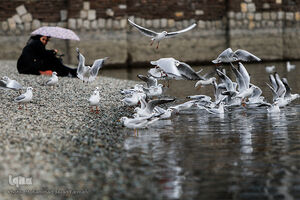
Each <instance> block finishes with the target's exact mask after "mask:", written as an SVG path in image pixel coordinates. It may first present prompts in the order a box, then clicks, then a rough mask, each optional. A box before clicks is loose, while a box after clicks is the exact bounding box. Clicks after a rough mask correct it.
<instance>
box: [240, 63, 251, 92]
mask: <svg viewBox="0 0 300 200" xmlns="http://www.w3.org/2000/svg"><path fill="white" fill-rule="evenodd" d="M238 70H239V72H240V73H241V75H242V76H243V79H244V81H245V85H246V87H247V88H249V85H250V75H249V73H248V71H247V70H246V68H245V67H244V65H243V64H242V63H241V62H239V64H238Z"/></svg>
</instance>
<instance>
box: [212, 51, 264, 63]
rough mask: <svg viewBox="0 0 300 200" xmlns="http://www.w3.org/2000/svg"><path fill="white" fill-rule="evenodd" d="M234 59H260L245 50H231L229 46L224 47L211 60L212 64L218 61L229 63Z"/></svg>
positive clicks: (234, 60)
mask: <svg viewBox="0 0 300 200" xmlns="http://www.w3.org/2000/svg"><path fill="white" fill-rule="evenodd" d="M236 61H246V62H249V61H261V59H260V58H258V57H257V56H255V55H253V54H252V53H250V52H248V51H246V50H243V49H238V50H236V51H235V52H233V51H232V49H231V48H228V49H225V50H224V51H223V52H222V53H221V54H220V55H219V56H218V57H217V58H216V59H215V60H213V61H212V62H213V63H214V64H220V63H231V62H236Z"/></svg>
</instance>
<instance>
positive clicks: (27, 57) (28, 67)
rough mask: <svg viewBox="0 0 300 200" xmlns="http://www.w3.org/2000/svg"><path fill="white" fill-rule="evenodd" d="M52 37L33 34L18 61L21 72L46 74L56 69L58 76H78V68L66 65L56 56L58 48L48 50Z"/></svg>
mask: <svg viewBox="0 0 300 200" xmlns="http://www.w3.org/2000/svg"><path fill="white" fill-rule="evenodd" d="M49 39H50V37H47V36H42V35H34V36H31V37H30V39H29V40H28V42H27V44H26V46H25V47H24V48H23V51H22V54H21V56H20V57H19V59H18V62H17V69H18V72H19V73H20V74H35V75H40V74H44V73H43V72H44V71H49V70H51V71H55V72H56V73H57V75H58V76H71V77H76V73H77V72H76V71H77V69H72V68H69V67H67V66H65V65H64V64H63V63H62V61H61V59H59V58H57V57H56V53H57V50H56V49H54V50H47V49H46V45H47V43H48V41H49Z"/></svg>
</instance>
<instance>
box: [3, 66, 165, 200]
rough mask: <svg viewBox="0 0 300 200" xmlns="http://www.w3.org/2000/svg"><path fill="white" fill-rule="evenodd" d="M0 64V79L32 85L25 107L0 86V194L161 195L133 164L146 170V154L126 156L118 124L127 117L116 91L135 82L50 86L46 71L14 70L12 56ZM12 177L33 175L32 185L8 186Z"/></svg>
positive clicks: (73, 81)
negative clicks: (97, 98) (94, 100)
mask: <svg viewBox="0 0 300 200" xmlns="http://www.w3.org/2000/svg"><path fill="white" fill-rule="evenodd" d="M0 69H1V71H0V77H2V76H5V75H6V76H8V77H10V78H11V79H15V80H17V81H19V82H20V83H21V84H22V85H23V86H26V87H27V86H31V87H33V89H34V91H33V100H32V102H31V103H29V104H28V106H27V110H25V109H22V110H19V109H18V105H17V103H15V102H14V101H13V99H14V98H15V97H16V96H18V95H19V94H18V93H17V92H14V91H8V90H0V94H1V104H0V107H1V112H0V113H1V118H0V122H1V129H0V154H1V155H0V188H1V189H0V199H105V200H108V199H160V198H161V196H160V195H159V194H160V191H159V190H160V189H159V186H158V185H157V184H156V183H155V182H156V179H155V174H154V172H151V171H147V172H145V171H143V170H141V169H139V168H136V167H135V164H136V163H137V162H138V163H139V165H141V164H142V165H144V166H146V167H147V168H148V169H149V168H151V165H152V164H151V158H149V157H148V156H147V155H145V156H144V157H137V158H135V159H134V160H132V159H128V158H127V156H126V151H125V150H124V145H123V142H124V139H125V137H126V135H127V134H126V133H127V132H128V131H124V128H122V127H121V125H120V123H119V122H118V121H117V120H118V119H119V118H120V117H122V116H130V110H129V109H128V108H127V107H124V106H123V105H122V104H121V101H120V99H121V98H122V97H121V95H120V94H119V90H120V89H121V88H128V87H132V86H133V85H134V82H133V81H126V80H118V79H113V78H108V77H103V76H100V77H98V78H97V79H96V81H94V82H93V83H91V84H89V85H86V84H83V83H82V82H81V81H80V80H79V79H77V78H67V77H59V83H58V85H57V86H55V88H54V89H51V88H50V87H47V86H44V85H43V84H44V82H45V81H46V80H47V79H48V78H49V77H48V76H34V75H20V74H18V72H17V69H16V61H0ZM95 87H99V88H100V95H101V103H100V113H99V114H95V113H91V112H90V110H89V104H88V101H87V100H88V98H89V97H90V95H91V93H92V91H93V90H94V89H95ZM145 174H147V175H145ZM10 175H11V176H12V177H17V176H22V177H26V178H31V179H32V184H30V185H23V186H20V187H16V185H11V184H9V176H10ZM25 190H27V192H28V193H27V194H24V192H26V191H25ZM33 190H39V191H38V192H37V191H35V192H36V193H39V194H33V193H34V191H33ZM71 190H72V191H73V192H77V193H81V194H71ZM11 193H15V194H11Z"/></svg>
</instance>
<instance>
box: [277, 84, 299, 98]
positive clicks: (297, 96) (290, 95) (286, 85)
mask: <svg viewBox="0 0 300 200" xmlns="http://www.w3.org/2000/svg"><path fill="white" fill-rule="evenodd" d="M281 80H282V83H283V84H284V86H285V89H286V92H285V95H284V98H287V99H289V100H290V101H294V100H295V99H297V98H299V97H300V95H299V94H292V89H291V88H290V86H289V83H288V81H287V79H286V78H282V79H281Z"/></svg>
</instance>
